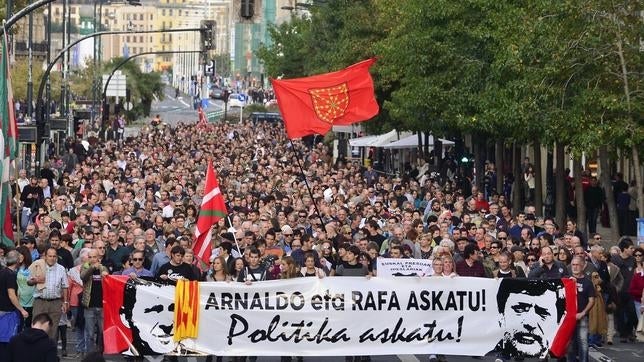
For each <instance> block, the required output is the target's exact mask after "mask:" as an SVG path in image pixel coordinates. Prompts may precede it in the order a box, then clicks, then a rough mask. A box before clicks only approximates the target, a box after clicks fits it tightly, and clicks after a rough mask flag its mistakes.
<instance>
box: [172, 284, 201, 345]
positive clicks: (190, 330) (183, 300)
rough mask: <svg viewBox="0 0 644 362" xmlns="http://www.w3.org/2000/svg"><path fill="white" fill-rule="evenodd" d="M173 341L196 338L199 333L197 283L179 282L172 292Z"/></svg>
mask: <svg viewBox="0 0 644 362" xmlns="http://www.w3.org/2000/svg"><path fill="white" fill-rule="evenodd" d="M174 303H175V305H174V340H175V342H178V341H180V340H182V339H184V338H197V334H198V331H199V282H198V281H195V280H192V281H191V280H179V281H177V287H176V289H175V291H174Z"/></svg>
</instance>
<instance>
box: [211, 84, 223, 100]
mask: <svg viewBox="0 0 644 362" xmlns="http://www.w3.org/2000/svg"><path fill="white" fill-rule="evenodd" d="M210 98H212V99H222V100H223V99H224V90H223V89H221V88H219V87H217V86H213V87H210Z"/></svg>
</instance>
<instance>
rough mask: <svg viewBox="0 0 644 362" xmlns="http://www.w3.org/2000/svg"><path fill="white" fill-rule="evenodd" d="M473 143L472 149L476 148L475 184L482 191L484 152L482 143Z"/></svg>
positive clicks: (476, 141)
mask: <svg viewBox="0 0 644 362" xmlns="http://www.w3.org/2000/svg"><path fill="white" fill-rule="evenodd" d="M472 143H473V144H472V147H473V148H474V171H475V172H476V174H475V175H473V176H474V177H476V179H475V183H474V184H475V185H476V186H477V187H478V188H479V190H480V189H481V181H482V177H481V176H482V173H481V170H482V166H483V160H482V158H483V152H481V151H482V147H481V142H480V141H479V140H472ZM475 196H476V195H475Z"/></svg>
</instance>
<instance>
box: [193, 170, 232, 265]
mask: <svg viewBox="0 0 644 362" xmlns="http://www.w3.org/2000/svg"><path fill="white" fill-rule="evenodd" d="M226 214H227V212H226V203H225V201H224V197H223V195H222V194H221V190H220V189H219V182H217V175H216V174H215V169H214V167H213V166H212V160H210V161H208V171H206V187H205V189H204V197H203V201H202V202H201V210H199V218H198V219H197V228H196V230H195V245H194V248H193V250H194V251H195V254H196V255H197V256H198V257H199V259H201V260H202V261H203V262H205V263H208V262H209V261H210V255H211V254H212V244H211V240H212V235H211V233H210V228H211V227H212V226H213V225H215V224H216V223H217V222H218V221H219V220H220V219H222V218H224V217H226Z"/></svg>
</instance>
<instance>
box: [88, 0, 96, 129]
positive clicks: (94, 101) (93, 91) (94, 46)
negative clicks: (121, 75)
mask: <svg viewBox="0 0 644 362" xmlns="http://www.w3.org/2000/svg"><path fill="white" fill-rule="evenodd" d="M93 25H94V29H93V30H94V31H93V33H94V34H96V1H94V24H93ZM92 64H93V67H94V74H93V77H92V108H91V109H90V121H89V124H90V125H91V124H92V123H94V119H95V118H96V76H97V75H98V65H97V62H96V39H94V44H93V47H92Z"/></svg>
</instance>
